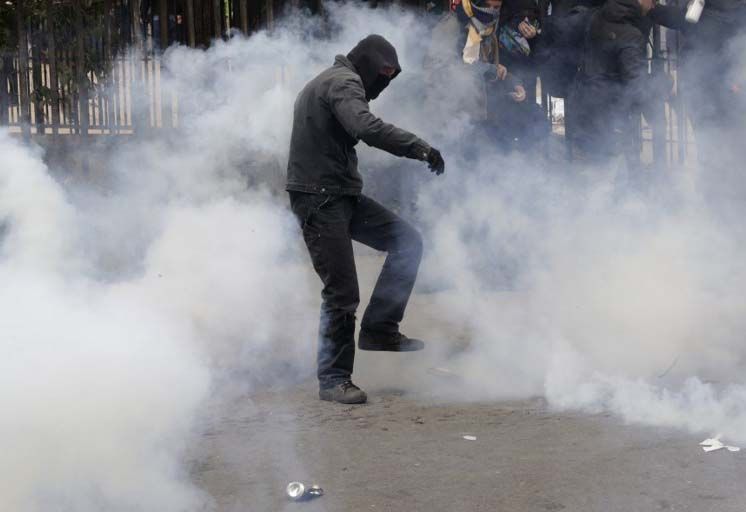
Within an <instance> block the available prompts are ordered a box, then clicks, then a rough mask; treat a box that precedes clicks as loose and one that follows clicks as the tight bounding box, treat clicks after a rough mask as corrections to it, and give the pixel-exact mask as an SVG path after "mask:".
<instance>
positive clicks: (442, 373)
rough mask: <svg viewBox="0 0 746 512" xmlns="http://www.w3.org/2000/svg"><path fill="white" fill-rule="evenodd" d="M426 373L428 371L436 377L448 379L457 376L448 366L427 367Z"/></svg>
mask: <svg viewBox="0 0 746 512" xmlns="http://www.w3.org/2000/svg"><path fill="white" fill-rule="evenodd" d="M427 373H429V374H430V375H435V376H436V377H445V378H449V379H457V378H459V375H458V374H457V373H454V372H452V371H451V370H449V369H448V368H428V369H427Z"/></svg>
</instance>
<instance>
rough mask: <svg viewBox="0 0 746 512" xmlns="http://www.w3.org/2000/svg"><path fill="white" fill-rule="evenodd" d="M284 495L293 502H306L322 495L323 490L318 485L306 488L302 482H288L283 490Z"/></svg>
mask: <svg viewBox="0 0 746 512" xmlns="http://www.w3.org/2000/svg"><path fill="white" fill-rule="evenodd" d="M285 494H287V496H288V498H290V499H291V500H293V501H306V500H310V499H313V498H317V497H319V496H323V495H324V489H322V488H321V487H319V486H318V485H312V486H310V487H306V485H305V484H304V483H302V482H290V483H289V484H288V486H287V487H286V488H285Z"/></svg>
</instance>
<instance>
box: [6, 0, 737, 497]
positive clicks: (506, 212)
mask: <svg viewBox="0 0 746 512" xmlns="http://www.w3.org/2000/svg"><path fill="white" fill-rule="evenodd" d="M327 12H328V15H329V18H328V20H327V22H326V23H325V24H321V23H320V21H319V20H309V19H307V18H306V17H300V16H299V17H294V18H292V19H291V20H290V21H289V23H288V24H286V25H282V26H280V27H278V28H277V29H276V30H275V31H274V32H273V33H271V34H268V33H265V32H262V33H259V34H257V35H254V36H252V37H251V38H249V39H243V38H234V39H232V40H231V41H230V42H227V43H225V42H217V43H216V44H215V45H214V46H213V47H212V48H210V49H209V50H206V51H197V50H190V49H187V48H174V49H170V50H169V51H168V52H167V54H166V57H165V64H166V68H167V71H166V72H164V85H163V88H164V94H165V95H166V97H168V96H169V95H171V94H173V95H175V96H176V97H177V98H178V105H179V128H178V129H173V130H161V131H156V132H153V133H151V134H149V135H148V136H147V137H137V138H133V139H132V140H131V141H129V142H127V143H126V144H123V145H121V146H120V147H117V148H115V149H112V150H109V151H107V152H106V153H105V155H103V156H102V157H105V158H106V159H107V160H106V161H107V165H106V173H105V174H104V176H103V177H101V178H100V179H99V180H97V181H96V183H95V184H90V183H87V182H86V180H71V181H68V182H67V183H66V184H65V186H64V188H63V187H62V186H60V185H59V184H58V183H57V182H55V181H54V180H53V179H52V178H51V177H50V175H49V173H48V171H47V169H46V168H45V166H44V164H43V163H42V159H41V155H40V154H39V152H38V151H37V150H35V149H32V148H28V147H22V146H21V145H20V144H19V143H18V142H16V141H15V140H12V139H10V138H9V137H8V136H7V135H2V136H0V169H1V170H2V171H0V222H1V223H2V226H3V227H2V242H1V243H2V245H1V246H0V248H1V251H2V252H1V256H2V259H0V277H1V278H2V282H3V284H4V286H3V288H2V290H0V307H2V310H3V312H4V313H3V316H2V320H0V338H1V339H2V340H3V341H2V344H0V361H2V363H0V382H1V383H2V386H0V398H1V399H0V403H2V404H3V406H4V411H5V413H4V417H3V421H2V422H0V439H2V443H3V446H2V448H3V450H2V452H3V455H4V456H3V460H2V462H0V467H2V468H3V469H4V470H5V471H3V474H4V475H8V476H7V477H5V478H4V480H3V481H2V483H0V490H1V491H2V492H0V508H2V509H3V510H5V509H7V510H24V511H26V510H28V511H37V510H48V509H49V508H50V507H49V505H50V504H52V503H53V504H54V505H55V506H56V507H58V508H60V507H61V508H62V509H63V510H76V511H87V510H127V511H129V510H164V511H168V510H198V509H201V508H202V507H204V506H209V498H207V497H205V496H203V495H202V494H201V493H200V492H199V491H198V490H196V489H195V487H194V486H192V485H191V484H190V483H189V481H188V477H187V475H186V474H185V471H184V465H183V449H184V445H185V443H187V442H188V440H189V436H190V434H191V429H192V425H193V420H194V419H195V417H196V416H198V414H199V412H200V410H201V409H200V408H201V405H202V404H203V403H204V401H205V400H206V399H208V398H212V399H214V396H212V397H211V394H210V393H211V386H210V383H211V379H212V381H214V378H215V377H216V376H218V377H220V378H222V377H224V376H225V375H228V376H229V377H228V380H230V381H231V382H232V384H235V385H237V386H238V387H239V388H240V389H242V390H243V391H245V390H250V389H252V386H253V385H255V384H256V383H262V382H264V383H266V382H277V381H290V382H292V381H295V380H296V379H298V376H299V375H300V376H301V377H305V376H309V375H311V374H312V372H313V369H314V364H315V332H316V323H317V314H318V301H319V299H318V290H319V284H318V282H317V278H316V276H315V275H314V274H313V272H312V270H311V267H310V262H309V261H308V257H307V255H306V254H305V248H304V247H303V245H302V240H301V237H300V234H299V232H298V230H297V226H296V224H295V221H294V219H292V217H291V215H290V213H289V211H288V207H287V198H286V196H285V194H284V193H282V192H281V191H280V190H281V188H282V182H283V179H284V164H285V159H286V156H287V154H286V153H287V147H288V139H289V134H290V128H291V121H292V104H293V100H294V98H295V95H296V94H297V92H298V91H299V90H300V88H301V87H302V86H303V85H304V84H305V82H306V81H307V80H308V79H310V78H312V77H313V76H314V75H315V74H316V73H318V72H319V71H320V70H322V69H323V68H325V67H326V66H328V65H330V64H331V62H332V61H333V57H334V55H335V54H337V53H346V52H347V51H349V49H351V48H352V47H353V46H354V44H355V43H356V42H357V41H358V40H359V39H361V38H362V37H364V36H365V35H367V34H369V33H380V34H382V35H384V36H385V37H387V38H388V39H390V40H391V41H392V42H393V43H394V45H395V46H396V47H397V48H398V50H399V54H400V60H401V63H402V67H403V68H404V72H403V73H402V75H401V76H400V77H399V78H397V79H396V80H395V81H394V82H393V84H392V85H391V87H390V88H389V89H388V90H387V91H386V92H385V93H384V94H383V95H382V97H381V99H380V100H376V102H374V103H373V110H374V111H375V112H377V113H379V114H381V115H382V117H384V119H386V120H388V121H390V122H393V123H396V124H398V125H400V126H401V127H403V128H407V129H410V130H412V131H414V132H415V133H418V134H420V135H421V136H423V137H424V138H425V139H427V140H430V141H431V142H432V143H433V144H434V145H436V146H438V147H439V148H440V149H441V150H442V152H443V154H444V156H445V158H446V162H447V170H446V175H445V176H444V177H443V178H442V179H441V178H435V177H434V176H431V175H430V174H429V173H428V172H427V169H426V168H425V166H424V165H423V164H421V163H419V162H413V161H397V160H395V159H394V158H393V157H390V156H387V155H384V154H383V153H381V152H378V151H373V150H369V149H366V148H364V147H363V148H360V161H361V166H362V167H363V169H364V170H365V171H367V180H368V182H367V183H368V185H369V189H370V190H373V191H375V193H376V195H380V196H384V197H387V198H392V197H394V198H396V199H397V201H399V205H400V206H402V210H403V211H414V212H416V213H415V214H413V215H414V216H415V218H414V221H415V222H416V223H417V224H418V225H419V226H420V227H421V228H422V229H423V233H424V236H425V240H426V256H425V257H426V260H425V262H424V264H423V270H422V275H421V278H420V287H419V288H418V290H417V293H416V294H415V296H414V297H413V300H412V305H411V307H410V310H409V312H408V315H409V316H408V317H407V319H406V320H405V332H406V333H407V334H409V335H412V336H418V335H419V336H423V337H426V338H428V339H430V340H431V344H430V348H429V350H428V352H425V353H421V354H414V355H407V356H402V357H388V356H385V355H384V356H375V357H374V356H371V355H369V354H360V356H359V358H358V362H359V370H360V371H359V372H358V374H359V375H360V376H361V378H362V380H363V381H362V382H361V384H363V385H368V386H370V387H371V388H373V389H375V388H376V387H377V386H383V385H384V383H385V384H389V385H390V384H391V383H392V380H391V376H392V375H394V374H395V378H396V379H398V382H400V383H401V384H402V385H404V386H411V387H412V389H418V390H426V391H429V392H432V393H435V394H437V395H439V396H442V397H443V398H445V399H484V398H498V397H508V396H510V397H525V396H530V395H537V394H543V395H545V396H546V397H547V398H548V400H549V402H550V404H551V405H553V406H555V407H560V408H567V407H571V408H583V409H586V410H591V411H595V410H611V411H614V412H616V413H619V414H620V415H622V416H623V417H625V418H626V419H628V420H630V421H639V422H643V423H648V424H653V425H668V426H675V427H681V428H688V429H691V430H693V431H707V433H710V432H714V431H722V432H724V433H726V434H728V435H729V436H730V437H731V439H734V440H735V441H739V440H740V441H746V436H745V435H744V432H746V429H744V428H743V426H745V425H746V411H744V403H746V402H745V401H744V397H745V395H746V388H743V387H742V386H741V385H740V384H739V379H740V367H741V364H742V361H743V357H744V355H745V354H744V348H743V344H742V343H741V336H742V335H741V333H742V332H743V331H744V327H745V326H744V323H745V322H744V320H743V319H744V318H746V315H744V313H745V311H744V309H746V304H745V303H744V300H743V298H742V293H741V290H743V288H744V285H746V282H744V279H745V278H746V272H745V270H746V269H744V267H743V263H742V261H744V258H743V249H744V248H743V244H742V243H741V242H740V239H739V238H738V232H739V231H738V229H736V227H734V226H731V225H728V224H727V223H723V222H721V221H720V220H719V217H717V216H715V215H711V214H710V210H708V208H706V207H705V206H704V205H705V204H709V205H711V204H712V201H702V200H701V198H700V196H699V193H698V190H697V187H696V186H695V187H692V186H691V184H692V183H699V182H700V181H701V179H703V178H705V177H706V176H699V177H700V180H694V179H692V174H691V173H694V172H695V171H693V170H689V171H686V172H685V173H684V172H682V173H681V174H680V175H676V176H672V177H670V179H669V180H668V181H667V182H666V183H665V185H663V186H658V187H657V188H656V187H651V188H650V191H649V192H648V193H646V194H636V193H628V192H620V191H619V187H618V184H617V183H616V182H615V177H614V175H613V173H612V172H608V171H606V170H601V169H599V170H598V172H597V173H596V172H590V173H588V174H585V175H578V174H573V173H568V172H567V171H566V170H565V169H564V168H562V166H560V165H558V164H554V163H552V162H547V161H546V160H543V159H542V158H541V155H538V154H537V155H533V156H515V157H510V158H508V157H505V156H504V155H501V154H499V153H497V152H496V151H494V150H493V149H492V148H491V147H490V146H489V143H488V142H486V141H475V140H472V139H471V138H470V136H469V126H470V122H469V121H470V120H469V119H468V118H465V117H464V116H456V117H453V118H452V119H450V121H448V120H443V116H438V115H435V114H436V113H433V112H430V111H428V109H427V108H426V107H425V102H424V100H423V97H424V86H423V83H422V78H423V71H422V57H423V55H424V52H425V47H426V45H427V42H428V34H429V28H428V27H429V23H430V22H429V21H428V20H425V19H424V17H423V15H421V14H414V13H406V12H403V11H401V10H398V9H396V8H392V9H376V10H369V9H366V8H361V7H359V6H353V5H344V4H333V5H329V6H328V9H327ZM318 34H323V36H320V35H318ZM470 94H474V91H471V90H463V89H461V88H454V90H453V105H458V104H459V102H460V100H461V99H462V98H463V95H470ZM448 107H449V105H444V107H443V108H444V111H447V110H448ZM464 141H469V142H471V144H469V148H470V149H469V150H468V152H467V151H466V150H465V148H466V146H465V145H464V144H463V143H464ZM473 142H477V143H476V144H474V143H473ZM475 148H476V149H475ZM58 171H59V172H61V173H64V172H65V170H64V169H62V170H58ZM59 172H58V173H55V174H59ZM405 177H406V178H405ZM415 203H416V205H415ZM361 256H363V258H362V259H361V264H360V266H359V268H360V273H361V283H362V285H363V286H362V287H361V294H362V296H363V297H366V296H367V295H368V294H369V292H370V282H371V280H372V279H373V278H374V277H375V273H376V272H377V271H378V268H379V267H378V266H377V265H378V263H380V260H378V259H376V258H375V257H374V256H371V253H370V252H369V251H361ZM434 319H437V322H434V321H433V320H434ZM440 325H442V326H447V329H448V330H447V331H446V330H439V329H438V328H436V326H440ZM444 329H446V327H444ZM380 362H385V363H386V364H385V366H384V365H382V364H379V363H380ZM429 365H440V366H447V367H448V368H450V369H451V370H453V371H454V372H455V373H457V374H459V375H461V377H462V379H461V380H460V381H455V380H449V382H448V383H447V386H439V385H438V383H437V382H436V381H434V380H433V379H430V380H427V379H424V378H423V376H424V375H425V374H424V370H425V369H426V368H427V366H429ZM401 370H404V371H401ZM234 371H235V372H234ZM236 375H238V377H236ZM661 375H662V377H661ZM713 381H717V382H713ZM395 382H396V381H395ZM206 504H208V505H206Z"/></svg>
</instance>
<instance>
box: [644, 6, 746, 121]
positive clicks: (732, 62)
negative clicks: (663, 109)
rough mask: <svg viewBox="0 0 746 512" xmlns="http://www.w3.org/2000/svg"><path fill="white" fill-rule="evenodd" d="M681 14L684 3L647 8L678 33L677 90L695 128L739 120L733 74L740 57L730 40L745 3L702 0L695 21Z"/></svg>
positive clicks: (744, 17)
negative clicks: (702, 8)
mask: <svg viewBox="0 0 746 512" xmlns="http://www.w3.org/2000/svg"><path fill="white" fill-rule="evenodd" d="M685 15H686V6H681V7H679V6H673V5H658V6H656V7H655V8H654V9H653V10H652V11H651V12H650V17H651V19H652V21H653V22H654V23H657V24H660V25H662V26H664V27H666V28H669V29H673V30H677V31H679V33H680V35H681V38H682V42H681V45H680V48H679V52H680V53H679V91H680V93H681V94H682V95H683V98H684V100H685V102H686V105H687V107H688V111H689V115H690V119H691V120H692V123H693V125H694V127H695V130H700V131H702V130H705V131H706V130H709V129H712V128H716V127H718V126H725V125H731V126H735V125H742V124H743V122H744V109H743V103H744V98H743V97H742V95H743V93H742V92H739V91H740V89H741V86H742V85H743V84H739V83H737V78H736V79H734V77H733V76H732V72H733V71H736V69H735V68H736V67H737V66H738V65H739V62H738V61H737V60H736V58H737V55H733V51H732V50H733V49H732V48H731V47H730V44H731V43H732V42H733V41H734V40H735V39H736V38H737V37H738V36H739V34H743V33H744V27H745V26H746V25H745V24H746V2H744V1H739V0H707V1H706V3H705V6H704V10H703V11H702V15H701V17H700V19H699V21H698V22H697V23H689V22H687V21H686V19H685ZM734 57H735V58H734Z"/></svg>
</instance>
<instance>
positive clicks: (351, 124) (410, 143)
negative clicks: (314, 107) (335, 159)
mask: <svg viewBox="0 0 746 512" xmlns="http://www.w3.org/2000/svg"><path fill="white" fill-rule="evenodd" d="M328 100H329V106H330V108H331V111H332V113H333V114H334V117H336V118H337V121H339V123H340V124H341V125H342V127H343V128H344V129H345V131H346V132H347V133H348V134H349V135H350V137H353V138H354V139H355V140H362V141H363V142H365V143H366V144H368V145H369V146H373V147H375V148H378V149H382V150H384V151H387V152H389V153H391V154H393V155H396V156H405V157H407V158H412V159H415V160H426V159H427V154H428V152H429V151H430V146H429V145H428V144H427V143H426V142H425V141H423V140H422V139H420V138H419V137H417V136H416V135H414V134H412V133H410V132H408V131H406V130H402V129H401V128H397V127H396V126H394V125H392V124H389V123H385V122H383V121H382V120H381V119H380V118H378V117H376V116H375V115H373V114H372V113H371V111H370V109H369V108H368V101H367V100H366V99H365V90H364V89H363V85H362V83H360V82H359V81H358V80H355V79H354V78H344V79H340V80H337V81H335V82H334V83H333V84H332V85H331V87H330V88H329V98H328Z"/></svg>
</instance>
